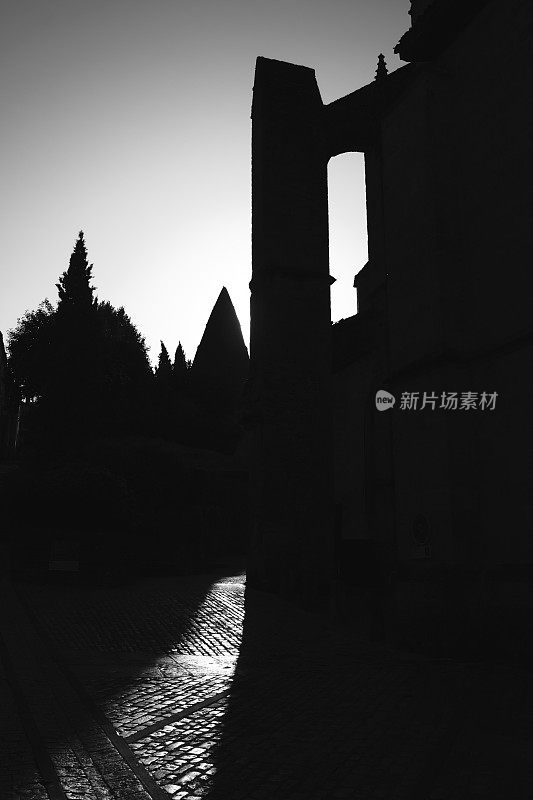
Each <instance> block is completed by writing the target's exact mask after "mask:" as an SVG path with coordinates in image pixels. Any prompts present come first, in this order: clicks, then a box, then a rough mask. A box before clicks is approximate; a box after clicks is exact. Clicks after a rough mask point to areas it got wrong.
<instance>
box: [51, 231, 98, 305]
mask: <svg viewBox="0 0 533 800" xmlns="http://www.w3.org/2000/svg"><path fill="white" fill-rule="evenodd" d="M92 270H93V265H92V264H89V262H88V260H87V247H86V246H85V239H84V235H83V231H80V232H79V234H78V239H77V241H76V244H75V245H74V250H73V252H72V255H71V256H70V261H69V265H68V269H67V270H66V271H65V272H63V274H62V275H61V276H60V278H59V282H58V283H56V287H57V291H58V294H59V301H58V306H57V310H58V311H59V312H60V313H62V312H65V311H69V310H72V311H74V312H75V313H76V314H80V312H81V311H83V310H89V309H91V308H92V307H93V306H94V305H95V304H96V300H95V297H94V286H91V280H92Z"/></svg>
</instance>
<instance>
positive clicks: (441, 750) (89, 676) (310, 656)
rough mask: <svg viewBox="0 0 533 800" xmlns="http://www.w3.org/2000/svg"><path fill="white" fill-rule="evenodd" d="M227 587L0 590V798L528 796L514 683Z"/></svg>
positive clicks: (507, 674)
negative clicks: (394, 647)
mask: <svg viewBox="0 0 533 800" xmlns="http://www.w3.org/2000/svg"><path fill="white" fill-rule="evenodd" d="M244 588H245V583H244V576H243V575H236V576H230V577H227V576H222V575H220V574H219V575H210V576H195V577H188V578H183V577H182V578H177V577H176V578H169V577H165V578H151V579H145V580H144V581H142V582H138V583H137V584H132V585H129V586H120V587H93V588H89V587H87V586H82V585H79V586H77V585H70V586H68V585H60V584H55V585H53V584H50V583H48V584H38V583H37V582H29V581H28V582H24V583H23V582H19V583H16V584H11V583H9V582H4V583H3V584H2V586H1V592H2V611H1V613H0V623H1V629H0V630H1V655H2V660H1V666H2V673H1V675H0V691H1V696H2V709H3V712H2V745H1V749H0V758H1V767H2V771H1V783H0V796H1V797H2V798H6V800H7V799H9V800H11V799H13V800H15V798H17V800H32V799H33V798H35V800H41V798H45V799H46V798H51V799H52V800H56V798H57V799H61V800H64V798H66V797H67V798H88V800H111V799H113V800H115V798H116V799H119V798H120V800H140V798H144V799H145V800H148V798H156V799H157V800H161V799H162V798H169V797H173V798H180V799H183V800H185V799H186V800H194V798H213V800H239V799H240V798H242V800H256V799H257V800H259V799H260V798H265V800H267V798H272V800H293V798H294V799H296V798H302V800H303V798H306V800H319V798H323V799H324V800H326V799H327V798H351V799H352V800H356V799H357V800H366V798H368V799H369V800H370V799H371V798H387V799H390V800H400V799H401V800H414V799H415V798H421V800H446V798H450V799H453V800H467V799H469V798H494V800H496V798H498V800H500V799H501V798H504V797H505V798H516V800H518V798H524V800H525V798H531V796H532V792H533V789H532V787H533V724H532V719H533V713H532V710H533V695H532V693H531V676H530V675H529V674H528V673H526V672H524V671H520V670H518V669H514V668H510V667H503V666H499V667H495V666H490V665H486V664H460V663H454V662H450V661H430V660H427V659H424V658H419V657H416V656H408V655H402V654H398V653H396V654H395V653H393V652H392V651H389V650H387V649H386V648H384V647H382V646H378V645H368V644H367V645H363V644H360V643H357V642H356V641H354V640H353V638H351V637H350V635H349V632H348V631H347V630H346V629H343V630H341V629H339V628H336V627H335V626H333V625H331V623H329V622H328V621H327V620H326V619H322V620H317V618H316V617H313V616H312V615H308V614H306V613H304V612H298V611H296V610H295V609H293V608H291V607H289V606H287V605H286V604H285V603H283V602H282V601H280V600H276V599H274V598H273V597H270V596H267V595H263V594H260V593H254V592H247V593H246V603H245V599H244V594H245V592H244ZM245 607H246V614H245ZM243 622H244V624H243Z"/></svg>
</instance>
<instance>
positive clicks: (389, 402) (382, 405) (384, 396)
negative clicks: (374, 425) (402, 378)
mask: <svg viewBox="0 0 533 800" xmlns="http://www.w3.org/2000/svg"><path fill="white" fill-rule="evenodd" d="M395 402H396V398H395V397H394V395H393V394H390V392H386V391H385V389H379V390H378V391H377V392H376V408H377V410H378V411H387V409H389V408H392V407H393V405H394V403H395Z"/></svg>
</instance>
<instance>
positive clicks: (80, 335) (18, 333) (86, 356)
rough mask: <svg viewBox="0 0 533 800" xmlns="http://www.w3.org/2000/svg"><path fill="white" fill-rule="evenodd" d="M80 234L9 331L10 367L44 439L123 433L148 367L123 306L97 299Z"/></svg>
mask: <svg viewBox="0 0 533 800" xmlns="http://www.w3.org/2000/svg"><path fill="white" fill-rule="evenodd" d="M91 279H92V265H89V264H88V261H87V249H86V247H85V242H84V239H83V234H82V233H81V232H80V234H79V237H78V240H77V241H76V244H75V247H74V251H73V253H72V256H71V258H70V263H69V267H68V269H67V270H66V271H65V272H64V273H63V274H62V275H61V277H60V278H59V283H57V284H56V286H57V288H58V293H59V299H58V304H57V307H56V308H54V306H53V305H52V303H50V301H49V300H45V301H43V302H42V303H41V304H40V306H39V307H38V308H37V309H36V310H35V311H27V312H26V313H25V315H24V316H23V317H21V318H20V319H19V320H18V322H17V326H16V327H15V328H14V329H13V330H12V331H10V332H9V353H10V365H11V368H12V371H13V374H14V376H15V379H16V382H17V384H18V386H19V387H20V390H21V392H22V393H23V396H24V398H25V399H26V400H27V401H28V400H33V401H35V402H36V405H37V406H38V410H37V411H36V413H35V414H34V417H35V424H34V428H37V427H39V426H40V428H42V429H43V430H44V429H45V428H49V429H50V436H56V437H57V436H58V435H60V434H59V432H61V435H63V437H64V438H65V437H67V438H68V436H78V437H79V436H81V437H83V436H87V435H89V434H90V433H94V432H109V429H110V428H111V427H112V428H114V429H115V430H119V431H120V430H123V429H124V428H125V427H126V428H127V426H128V425H131V424H133V420H134V419H135V420H136V421H138V420H139V417H140V416H141V415H142V405H143V403H146V394H147V386H148V385H149V382H150V377H151V374H152V373H151V369H150V364H149V360H148V355H147V348H146V344H145V341H144V338H143V337H142V336H141V334H140V333H139V331H138V330H137V328H136V327H135V325H133V323H132V322H131V320H130V318H129V317H128V315H127V314H126V312H125V311H124V308H118V309H116V308H114V307H113V306H112V305H111V303H109V302H107V301H103V302H99V301H98V300H97V298H95V297H94V287H93V286H91V283H90V281H91Z"/></svg>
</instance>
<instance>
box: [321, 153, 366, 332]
mask: <svg viewBox="0 0 533 800" xmlns="http://www.w3.org/2000/svg"><path fill="white" fill-rule="evenodd" d="M328 204H329V263H330V273H331V275H333V277H334V278H336V282H335V283H334V284H333V286H332V287H331V319H332V321H333V322H337V321H338V320H339V319H344V318H346V317H352V316H353V315H354V314H355V313H356V311H357V296H356V290H355V289H354V288H353V279H354V276H355V275H356V274H357V273H358V272H359V270H360V269H362V267H364V265H365V264H366V262H367V261H368V240H367V227H366V200H365V166H364V155H363V154H362V153H342V154H341V155H338V156H335V158H332V159H331V161H330V162H329V165H328Z"/></svg>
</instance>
